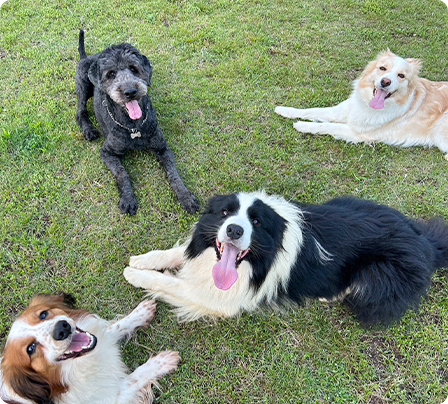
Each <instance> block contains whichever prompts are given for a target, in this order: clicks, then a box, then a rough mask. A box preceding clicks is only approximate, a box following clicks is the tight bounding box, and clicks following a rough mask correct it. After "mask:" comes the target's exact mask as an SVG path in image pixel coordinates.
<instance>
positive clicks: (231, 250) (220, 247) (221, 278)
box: [212, 239, 250, 290]
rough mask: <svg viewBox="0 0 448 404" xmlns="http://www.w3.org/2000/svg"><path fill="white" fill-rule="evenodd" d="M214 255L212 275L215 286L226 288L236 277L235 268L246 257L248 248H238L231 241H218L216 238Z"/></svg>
mask: <svg viewBox="0 0 448 404" xmlns="http://www.w3.org/2000/svg"><path fill="white" fill-rule="evenodd" d="M215 250H216V256H217V258H218V262H217V263H216V264H215V266H214V267H213V271H212V275H213V280H214V281H215V285H216V287H217V288H219V289H222V290H228V289H230V288H231V287H232V285H233V284H234V283H235V282H236V281H237V279H238V272H237V270H236V269H237V268H238V265H240V264H241V261H242V260H243V259H244V257H246V255H247V254H248V252H249V251H250V248H248V249H247V250H240V249H239V248H237V247H235V246H234V245H233V244H232V243H220V242H219V241H218V239H216V245H215Z"/></svg>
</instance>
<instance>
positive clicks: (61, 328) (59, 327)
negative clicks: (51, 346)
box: [53, 320, 72, 341]
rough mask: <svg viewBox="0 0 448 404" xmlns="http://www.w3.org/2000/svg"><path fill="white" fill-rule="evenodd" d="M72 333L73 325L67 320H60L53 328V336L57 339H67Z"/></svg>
mask: <svg viewBox="0 0 448 404" xmlns="http://www.w3.org/2000/svg"><path fill="white" fill-rule="evenodd" d="M71 333H72V327H71V326H70V324H69V323H67V321H65V320H61V321H58V322H57V324H56V327H54V330H53V338H54V339H55V340H56V341H62V340H63V339H66V338H67V337H68V336H69V335H70V334H71Z"/></svg>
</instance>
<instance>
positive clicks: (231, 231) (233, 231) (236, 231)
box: [226, 224, 244, 240]
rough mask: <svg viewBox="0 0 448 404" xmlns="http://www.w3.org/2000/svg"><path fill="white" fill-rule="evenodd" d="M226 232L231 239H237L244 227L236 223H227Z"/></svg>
mask: <svg viewBox="0 0 448 404" xmlns="http://www.w3.org/2000/svg"><path fill="white" fill-rule="evenodd" d="M226 233H227V236H228V237H229V238H230V239H231V240H238V239H239V238H240V237H241V236H242V235H243V233H244V229H243V228H242V227H241V226H238V225H237V224H229V225H228V226H227V229H226Z"/></svg>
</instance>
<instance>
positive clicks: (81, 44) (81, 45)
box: [78, 29, 87, 59]
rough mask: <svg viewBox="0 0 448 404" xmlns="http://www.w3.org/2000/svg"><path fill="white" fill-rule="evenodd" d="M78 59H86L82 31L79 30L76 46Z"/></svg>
mask: <svg viewBox="0 0 448 404" xmlns="http://www.w3.org/2000/svg"><path fill="white" fill-rule="evenodd" d="M78 52H79V57H80V58H81V59H85V58H86V57H87V53H86V49H85V47H84V30H82V29H80V30H79V44H78Z"/></svg>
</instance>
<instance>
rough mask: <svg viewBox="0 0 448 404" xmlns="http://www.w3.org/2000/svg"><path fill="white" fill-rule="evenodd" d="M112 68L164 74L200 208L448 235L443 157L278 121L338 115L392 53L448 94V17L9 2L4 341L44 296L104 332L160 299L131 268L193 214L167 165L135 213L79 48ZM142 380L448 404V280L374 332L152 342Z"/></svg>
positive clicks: (308, 313) (207, 3)
mask: <svg viewBox="0 0 448 404" xmlns="http://www.w3.org/2000/svg"><path fill="white" fill-rule="evenodd" d="M80 28H84V29H85V30H86V49H87V52H88V53H89V54H91V53H97V52H100V51H101V50H103V49H104V48H105V47H106V46H108V45H111V44H113V43H120V42H124V41H126V42H130V43H131V44H133V45H135V46H136V47H137V48H139V49H140V50H141V51H142V52H143V53H144V54H146V55H147V56H148V57H149V59H150V60H151V62H152V63H153V66H154V74H153V81H152V87H151V89H150V95H151V98H152V101H153V104H154V105H155V107H156V109H157V111H158V118H159V123H160V125H161V127H162V130H163V132H164V134H165V136H166V138H167V140H168V143H169V145H170V146H171V148H172V149H173V152H174V154H175V155H176V160H177V164H178V169H179V172H180V174H181V177H182V178H183V179H184V181H185V183H186V185H187V186H188V187H189V189H190V190H191V191H192V192H193V193H194V194H195V195H196V196H197V197H198V198H199V200H200V201H201V204H202V206H204V204H205V202H206V201H207V199H208V198H209V197H210V196H212V195H214V194H216V193H228V192H233V191H241V190H245V191H252V190H258V189H265V190H266V191H267V192H269V193H278V194H282V195H284V196H285V197H286V198H288V199H295V200H301V201H304V202H323V201H325V200H327V199H329V198H331V197H334V196H337V195H341V194H349V195H356V196H359V197H363V198H369V199H373V200H375V201H377V202H380V203H385V204H388V205H391V206H393V207H395V208H397V209H399V210H401V211H402V212H404V213H406V214H408V215H410V216H412V217H422V218H425V219H427V218H430V217H433V216H442V217H444V218H445V219H447V220H448V204H447V202H448V198H447V193H448V176H447V172H448V163H447V162H446V160H445V159H444V158H443V154H442V153H441V152H440V151H439V150H436V149H429V148H420V147H416V148H410V149H403V148H401V149H400V148H396V147H390V146H386V145H375V146H366V145H350V144H346V143H344V142H342V141H337V140H334V139H333V138H331V137H330V136H315V137H313V136H311V135H304V134H300V133H298V132H296V131H294V129H293V127H292V121H291V120H287V119H284V118H281V117H279V116H277V115H276V114H274V112H273V110H274V107H275V106H276V105H288V106H296V107H311V106H331V105H335V104H336V103H338V102H340V101H342V100H344V99H346V98H347V97H348V95H349V93H350V91H351V84H350V83H351V81H352V80H353V79H354V78H356V77H357V76H358V75H359V73H360V72H361V71H362V69H363V67H364V66H365V65H366V63H367V62H368V61H369V60H371V59H373V58H375V57H376V55H377V53H379V52H380V51H381V50H383V49H386V48H387V47H389V48H390V49H391V50H392V51H393V52H395V53H397V54H399V55H402V56H405V57H416V58H421V59H422V60H423V62H424V67H423V70H422V76H423V77H426V78H428V79H431V80H440V81H441V80H448V46H447V39H448V37H447V32H448V30H447V28H448V9H447V6H446V5H445V4H444V3H442V1H439V0H400V1H398V0H365V1H359V0H330V1H328V0H300V1H299V0H289V1H287V0H276V1H275V0H273V1H261V0H245V1H241V0H197V1H194V0H191V1H187V0H134V1H127V2H124V1H123V2H122V1H113V2H111V1H105V0H93V1H74V0H62V1H56V0H40V1H31V0H8V1H7V2H6V3H4V4H3V5H2V6H1V9H0V167H1V168H0V218H1V225H0V336H1V340H4V339H5V337H6V335H7V332H8V329H9V327H10V325H11V322H12V321H13V319H14V318H15V316H16V315H17V314H18V313H19V312H20V311H21V310H22V309H23V308H24V306H25V305H26V303H27V302H28V301H29V299H30V298H31V297H32V296H33V295H34V294H35V293H41V292H56V291H62V290H63V291H66V292H69V293H72V294H73V295H74V296H75V297H76V298H77V300H78V303H79V305H80V306H83V307H84V308H86V309H89V310H90V311H94V312H97V313H99V314H100V315H102V316H103V317H114V316H115V315H116V314H119V313H121V314H125V313H127V312H128V311H130V310H131V308H133V307H134V306H135V305H137V303H138V302H139V301H140V300H142V299H143V298H144V295H145V294H144V292H143V291H142V290H138V289H135V288H133V287H132V286H130V285H129V284H128V283H127V282H126V281H125V279H124V278H123V276H122V270H123V268H124V267H125V266H126V264H127V262H128V259H129V256H130V255H136V254H141V253H144V252H146V251H149V250H151V249H155V248H157V249H165V248H169V247H171V246H172V245H173V244H174V243H175V242H176V241H177V240H178V239H182V238H184V237H185V236H186V235H187V233H188V231H189V229H190V227H191V225H192V224H193V223H194V222H195V221H196V220H197V218H198V216H195V215H188V214H187V213H185V212H184V211H183V210H182V208H181V206H180V205H179V203H178V202H177V200H176V198H175V195H174V193H173V192H172V190H171V189H170V187H169V185H168V182H167V179H166V177H165V175H164V172H163V171H162V169H161V167H160V166H159V165H158V163H157V162H156V160H155V158H154V157H153V156H152V155H151V154H147V153H135V154H130V155H129V156H127V157H126V158H125V165H126V167H127V168H128V170H129V173H130V176H131V179H132V181H133V184H134V189H135V193H136V196H137V198H138V201H139V205H140V208H139V211H138V213H137V215H135V216H132V217H129V216H124V215H122V214H121V213H120V211H119V209H118V207H117V203H118V192H117V189H116V186H115V182H114V179H113V177H112V174H111V173H110V172H109V171H108V169H107V168H106V167H105V166H104V164H103V163H102V161H101V160H100V157H99V150H100V148H101V145H102V139H101V140H96V141H94V142H92V143H89V142H87V141H86V140H84V138H83V137H82V134H81V133H80V131H79V128H78V127H77V125H76V122H75V113H76V96H75V83H74V77H75V67H76V63H77V61H78V57H79V56H78V52H77V46H78V32H79V29H80ZM123 349H124V352H125V360H126V363H127V364H128V365H129V366H130V367H131V368H134V367H135V366H137V365H139V364H141V363H143V362H144V361H146V359H147V357H148V356H150V355H153V354H155V353H156V352H158V351H160V350H164V349H175V350H178V351H180V353H181V356H182V358H183V359H182V362H181V365H180V367H179V369H178V371H176V372H175V373H173V374H172V375H170V376H168V377H166V378H164V379H163V380H162V381H161V383H160V386H161V389H160V390H156V402H157V403H165V404H169V403H244V404H246V403H247V404H249V403H269V404H271V403H313V404H316V403H321V404H323V403H328V404H334V403H370V404H382V403H393V404H400V403H403V404H408V403H412V404H440V403H442V402H443V401H444V400H445V399H446V397H447V395H448V278H447V271H446V270H442V271H440V272H438V273H437V274H436V275H435V277H434V280H433V284H432V287H431V290H430V291H429V294H428V298H427V299H426V300H425V301H424V302H423V304H422V307H421V309H420V311H419V312H418V313H415V312H409V313H408V314H407V315H406V316H405V318H404V319H403V321H401V322H400V323H399V324H397V325H395V326H393V327H391V328H389V329H387V330H384V329H380V328H374V329H363V328H361V327H360V326H359V324H358V323H357V322H356V321H355V320H354V319H353V316H352V315H351V314H350V312H349V311H348V310H347V309H346V308H345V307H343V306H341V305H339V304H334V305H326V304H323V303H320V302H309V303H308V304H307V305H305V306H304V307H300V308H298V309H297V310H293V311H290V312H286V313H275V312H271V311H267V312H262V313H252V314H247V313H246V314H243V315H242V316H241V318H239V319H229V320H224V321H219V322H217V323H213V322H208V321H199V322H195V323H187V324H178V323H177V322H176V320H175V318H174V316H173V315H172V314H171V312H170V307H169V306H168V305H165V304H163V303H159V305H158V314H157V316H156V319H155V320H154V322H153V325H152V326H151V327H150V328H149V329H147V330H141V331H139V332H138V333H137V334H136V336H135V337H133V338H132V339H131V340H130V341H129V342H128V343H127V344H125V345H124V346H123Z"/></svg>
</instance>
